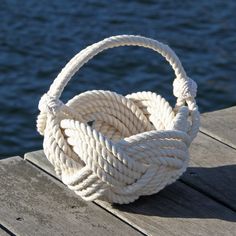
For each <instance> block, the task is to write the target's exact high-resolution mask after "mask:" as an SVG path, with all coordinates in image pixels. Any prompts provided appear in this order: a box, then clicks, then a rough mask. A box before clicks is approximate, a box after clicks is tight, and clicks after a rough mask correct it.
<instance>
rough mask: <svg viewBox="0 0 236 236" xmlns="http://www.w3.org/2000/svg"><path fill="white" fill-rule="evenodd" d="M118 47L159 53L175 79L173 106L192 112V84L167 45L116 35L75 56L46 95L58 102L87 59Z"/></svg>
mask: <svg viewBox="0 0 236 236" xmlns="http://www.w3.org/2000/svg"><path fill="white" fill-rule="evenodd" d="M119 46H141V47H145V48H150V49H152V50H154V51H156V52H158V53H160V54H161V55H162V56H163V57H164V58H165V59H166V60H167V61H168V62H169V64H170V65H171V66H172V68H173V70H174V72H175V75H176V79H175V80H174V83H173V87H174V95H175V96H176V97H177V103H176V106H177V107H180V106H182V105H184V104H185V102H187V104H188V107H189V108H190V110H193V109H194V108H196V103H195V99H194V97H195V96H196V91H197V86H196V83H195V82H194V81H193V80H191V79H190V78H189V77H187V75H186V72H185V70H184V68H183V66H182V64H181V62H180V60H179V58H178V57H177V55H176V54H175V53H174V51H173V50H172V49H171V48H170V47H169V46H167V45H165V44H163V43H160V42H158V41H156V40H154V39H150V38H146V37H142V36H136V35H118V36H113V37H109V38H106V39H104V40H102V41H100V42H98V43H95V44H92V45H90V46H88V47H87V48H85V49H84V50H82V51H80V52H79V53H78V54H77V55H75V56H74V57H73V58H72V59H71V60H70V61H69V62H68V63H67V64H66V66H65V67H64V68H63V69H62V71H61V72H60V73H59V74H58V76H57V77H56V79H55V80H54V82H53V84H52V85H51V87H50V89H49V91H48V93H47V95H48V96H50V97H51V98H52V99H53V100H54V101H55V100H59V98H60V96H61V93H62V92H63V90H64V88H65V86H66V85H67V83H68V82H69V80H70V79H71V78H72V76H73V75H74V74H75V73H76V72H77V71H78V70H79V69H80V68H81V67H82V66H83V65H84V64H85V63H87V62H88V61H89V60H90V59H92V58H93V57H94V56H95V55H97V54H98V53H100V52H102V51H103V50H106V49H109V48H113V47H119Z"/></svg>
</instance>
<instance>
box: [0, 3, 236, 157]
mask: <svg viewBox="0 0 236 236" xmlns="http://www.w3.org/2000/svg"><path fill="white" fill-rule="evenodd" d="M235 13H236V1H234V0H228V1H203V0H199V1H154V0H153V1H144V0H143V1H141V0H139V1H108V0H107V1H104V0H93V1H75V0H74V1H59V0H57V1H54V0H51V1H48V0H47V1H46V0H40V1H38V0H28V1H13V0H7V1H4V0H3V1H1V0H0V109H1V111H0V112H1V113H0V157H4V156H11V155H16V154H18V155H19V154H23V153H24V152H27V151H31V150H35V149H40V148H41V147H42V137H41V136H39V135H38V134H37V132H36V129H35V119H36V116H37V113H38V110H37V105H38V101H39V98H40V96H41V95H42V94H43V93H44V92H46V91H47V89H48V88H49V85H50V84H51V82H52V80H53V79H54V78H55V77H56V75H57V74H58V72H59V71H60V69H61V68H62V67H63V66H64V65H65V63H66V62H67V61H68V60H69V59H70V58H71V57H72V56H73V55H74V54H76V53H77V52H79V51H80V50H81V49H83V48H84V47H85V46H87V45H89V44H92V43H94V42H97V41H99V40H101V39H103V38H105V37H108V36H111V35H117V34H139V35H144V36H147V37H152V38H154V39H158V40H160V41H162V42H164V43H167V44H169V45H170V46H171V47H172V48H173V49H174V50H175V51H176V53H177V55H178V56H179V57H180V59H181V61H182V63H183V65H184V67H185V69H186V71H187V73H188V75H189V76H190V77H192V78H193V79H195V80H196V81H197V83H198V86H199V90H198V99H197V101H198V104H199V108H200V110H201V111H202V112H203V111H211V110H217V109H220V108H224V107H229V106H233V105H236V14H235ZM173 78H174V74H173V72H172V70H171V68H170V67H169V65H167V63H166V62H165V61H164V60H163V59H162V58H161V57H160V56H159V55H157V54H156V53H154V52H152V51H151V50H147V49H141V48H135V47H133V48H127V47H126V48H116V49H112V50H109V51H106V52H105V53H102V54H100V55H98V56H97V57H96V58H94V59H93V60H92V61H91V62H89V63H88V64H87V65H86V66H85V67H83V68H82V70H81V71H80V72H79V73H78V74H77V75H76V76H75V78H74V79H73V81H71V82H70V84H69V85H68V86H67V87H66V90H65V92H64V94H63V100H64V101H66V99H68V98H71V97H73V96H74V95H76V94H78V93H80V92H83V91H86V90H89V89H109V90H114V91H116V92H118V93H121V94H126V93H130V92H134V91H141V90H151V91H155V92H157V93H160V94H161V95H163V96H164V97H166V98H167V99H168V100H169V101H170V102H171V103H172V104H173V102H174V97H173V95H172V81H173Z"/></svg>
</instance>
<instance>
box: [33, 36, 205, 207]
mask: <svg viewBox="0 0 236 236" xmlns="http://www.w3.org/2000/svg"><path fill="white" fill-rule="evenodd" d="M118 46H141V47H145V48H150V49H152V50H154V51H156V52H158V53H160V54H161V55H162V56H163V57H164V58H165V59H166V60H167V61H168V62H169V63H170V65H171V66H172V68H173V70H174V72H175V75H176V79H175V80H174V83H173V87H174V95H175V96H176V97H177V102H176V106H175V109H173V108H172V107H171V106H170V105H169V103H168V102H167V101H166V100H165V99H164V98H162V97H161V96H160V95H157V94H156V93H152V92H138V93H133V94H129V95H126V96H122V95H120V94H117V93H115V92H110V91H103V90H93V91H87V92H84V93H82V94H80V95H77V96H75V97H74V98H72V99H71V100H69V101H68V102H67V103H66V104H64V103H63V102H62V101H60V100H59V98H60V95H61V93H62V91H63V89H64V87H65V86H66V84H67V83H68V81H69V80H70V79H71V77H72V76H73V75H74V74H75V73H76V72H77V71H78V70H79V69H80V68H81V67H82V66H83V65H84V64H85V63H86V62H88V61H89V60H90V59H91V58H93V57H94V56H95V55H96V54H98V53H99V52H102V51H103V50H106V49H108V48H113V47H118ZM196 90H197V85H196V83H195V82H194V81H193V80H191V79H190V78H189V77H187V75H186V73H185V71H184V69H183V67H182V65H181V62H180V61H179V59H178V57H177V56H176V54H175V53H174V52H173V51H172V50H171V49H170V48H169V47H168V46H167V45H165V44H162V43H160V42H158V41H156V40H153V39H149V38H145V37H142V36H133V35H121V36H114V37H110V38H106V39H104V40H102V41H100V42H98V43H95V44H93V45H91V46H89V47H87V48H85V49H84V50H82V51H81V52H80V53H78V54H77V55H75V56H74V57H73V58H72V59H71V60H70V61H69V62H68V64H67V65H66V66H65V67H64V68H63V70H62V71H61V72H60V73H59V75H58V76H57V78H56V79H55V80H54V82H53V84H52V85H51V87H50V89H49V91H48V92H47V93H46V94H44V95H43V96H42V98H41V100H40V102H39V110H40V114H39V116H38V119H37V128H38V131H39V133H40V134H42V135H44V142H43V147H44V152H45V154H46V156H47V158H48V160H49V161H50V162H51V163H52V165H53V166H54V167H55V171H56V173H57V175H58V176H60V178H61V179H62V181H63V182H64V183H65V184H66V185H67V186H68V187H69V188H70V189H71V190H73V191H75V193H76V194H78V195H79V196H81V197H82V198H83V199H85V200H88V201H92V200H96V199H101V200H104V201H108V202H113V203H120V204H122V203H129V202H132V201H134V200H136V199H138V198H139V197H140V196H142V195H151V194H154V193H157V192H158V191H160V190H161V189H163V188H164V187H165V186H166V185H168V184H171V183H173V182H174V181H175V180H176V179H178V178H179V177H180V176H181V175H182V173H183V172H184V171H185V170H186V168H187V166H188V161H189V153H188V148H189V145H190V143H191V142H192V140H193V139H194V138H195V136H196V135H197V132H198V129H199V123H200V121H199V120H200V119H199V112H198V108H197V105H196V102H195V99H194V98H195V96H196ZM186 104H187V106H185V105H186Z"/></svg>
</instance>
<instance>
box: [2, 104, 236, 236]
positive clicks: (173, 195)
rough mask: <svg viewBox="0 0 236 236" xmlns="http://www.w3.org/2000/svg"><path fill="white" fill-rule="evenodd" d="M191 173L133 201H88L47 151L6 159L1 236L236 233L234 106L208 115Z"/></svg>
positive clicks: (193, 151)
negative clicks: (67, 183)
mask: <svg viewBox="0 0 236 236" xmlns="http://www.w3.org/2000/svg"><path fill="white" fill-rule="evenodd" d="M201 123H202V125H201V131H200V132H199V134H198V137H197V138H196V139H195V140H194V142H193V144H192V146H191V149H190V154H191V162H190V167H189V168H188V170H187V172H186V173H185V174H184V175H183V176H182V177H181V179H180V180H178V181H177V182H176V183H174V184H172V185H170V186H168V187H167V188H165V189H164V190H162V191H161V192H159V193H158V194H155V195H152V196H147V197H142V198H140V199H139V200H137V201H135V202H134V203H131V204H128V205H110V204H108V203H104V202H102V201H95V202H85V201H83V200H82V199H80V198H79V197H78V196H76V195H75V194H74V193H73V192H72V191H70V190H68V189H67V187H65V186H64V185H63V184H62V183H61V182H60V180H59V179H57V177H56V176H55V173H54V170H53V168H52V166H51V164H50V163H49V162H48V161H47V159H46V158H45V156H44V153H43V151H36V152H31V153H27V154H25V159H23V158H22V157H19V156H16V157H11V158H7V159H3V160H1V161H0V179H1V181H0V235H20V236H25V235H30V236H31V235H89V236H90V235H91V236H92V235H102V236H104V235H112V236H115V235H122V236H124V235H125V236H126V235H158V236H162V235H165V236H168V235H181V236H185V235H186V236H187V235H194V236H195V235H201V236H202V235H214V236H216V235H224V236H228V235H229V236H233V235H236V107H232V108H229V109H225V110H220V111H216V112H211V113H205V114H203V115H202V120H201Z"/></svg>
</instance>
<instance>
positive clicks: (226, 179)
mask: <svg viewBox="0 0 236 236" xmlns="http://www.w3.org/2000/svg"><path fill="white" fill-rule="evenodd" d="M190 155H191V161H190V167H189V168H188V169H187V172H186V173H185V174H184V175H183V176H182V177H181V179H182V180H183V181H184V182H185V183H188V184H190V185H191V186H193V187H194V188H196V189H200V190H201V191H203V192H204V193H206V194H207V195H209V196H211V197H213V198H215V199H217V200H218V201H220V202H222V203H223V204H225V205H227V206H228V207H229V208H231V209H233V210H235V211H236V174H235V173H236V150H235V149H233V148H230V147H229V146H227V145H224V144H223V143H221V142H219V141H217V140H214V139H212V138H210V137H208V136H206V135H204V134H201V133H199V134H198V136H197V138H196V139H195V140H194V142H193V143H192V145H191V147H190Z"/></svg>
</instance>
